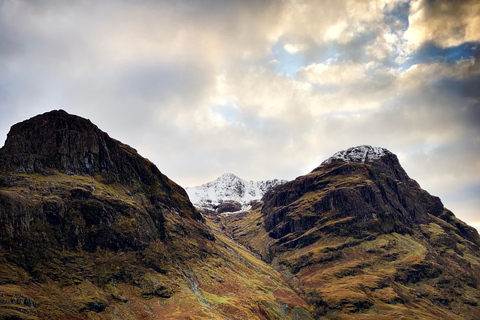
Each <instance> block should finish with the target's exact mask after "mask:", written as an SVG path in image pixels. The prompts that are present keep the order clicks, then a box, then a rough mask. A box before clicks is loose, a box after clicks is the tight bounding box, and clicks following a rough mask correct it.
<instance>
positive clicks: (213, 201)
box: [185, 173, 287, 214]
mask: <svg viewBox="0 0 480 320" xmlns="http://www.w3.org/2000/svg"><path fill="white" fill-rule="evenodd" d="M285 182H287V181H286V180H279V179H274V180H265V181H246V180H243V179H240V178H239V177H237V176H236V175H234V174H232V173H225V174H223V175H221V176H220V177H219V178H217V179H216V180H215V181H211V182H208V183H205V184H202V185H200V186H196V187H190V188H188V187H187V188H185V190H186V192H187V194H188V196H189V198H190V200H191V201H192V203H193V204H194V205H195V206H196V207H197V208H199V210H201V211H202V212H203V213H205V214H221V213H233V212H239V211H247V210H250V209H251V208H252V206H253V205H254V204H255V203H257V202H258V200H260V199H261V198H262V197H263V195H264V194H265V193H266V192H267V191H269V190H270V189H272V188H273V187H276V186H278V185H280V184H283V183H285Z"/></svg>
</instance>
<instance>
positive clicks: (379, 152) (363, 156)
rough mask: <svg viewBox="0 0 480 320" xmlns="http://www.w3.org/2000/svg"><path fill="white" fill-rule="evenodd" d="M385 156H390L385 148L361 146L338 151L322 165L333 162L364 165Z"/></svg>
mask: <svg viewBox="0 0 480 320" xmlns="http://www.w3.org/2000/svg"><path fill="white" fill-rule="evenodd" d="M387 154H391V152H390V151H388V150H387V149H385V148H381V147H372V146H367V145H363V146H358V147H352V148H348V149H347V150H342V151H338V152H336V153H335V154H334V155H333V156H331V157H330V158H328V159H327V160H325V161H324V162H323V163H331V162H333V161H344V162H362V163H365V162H372V161H373V160H377V159H380V158H382V157H383V156H385V155H387Z"/></svg>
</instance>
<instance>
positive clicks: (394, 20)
mask: <svg viewBox="0 0 480 320" xmlns="http://www.w3.org/2000/svg"><path fill="white" fill-rule="evenodd" d="M385 8H386V7H385ZM409 11H410V1H406V2H403V3H399V4H398V5H396V6H395V7H394V8H393V9H392V10H391V11H385V10H384V21H385V23H386V24H388V25H389V26H390V27H391V28H392V30H395V31H405V30H407V29H408V25H409V23H408V15H409ZM399 29H400V30H399Z"/></svg>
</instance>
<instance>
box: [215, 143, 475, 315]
mask: <svg viewBox="0 0 480 320" xmlns="http://www.w3.org/2000/svg"><path fill="white" fill-rule="evenodd" d="M220 224H221V225H222V227H223V228H224V229H225V230H226V232H227V233H229V234H230V236H232V237H233V238H234V239H237V240H238V241H240V242H241V243H243V244H244V245H246V246H248V247H249V248H251V249H252V250H253V251H255V252H257V253H258V254H259V255H261V256H262V258H263V259H264V260H265V261H268V262H270V263H271V264H272V266H274V267H275V268H276V269H277V270H279V271H281V272H283V273H284V274H285V275H286V277H287V278H288V279H289V283H290V284H291V285H292V287H293V288H296V289H297V292H298V293H300V295H301V296H302V297H303V298H304V299H306V300H307V301H308V302H310V303H311V304H312V305H314V307H315V314H316V317H317V318H321V319H367V318H369V319H370V318H372V317H374V318H375V319H394V318H395V319H480V306H479V302H480V250H479V249H480V239H479V235H478V233H477V231H476V230H475V229H474V228H472V227H469V226H468V225H466V224H465V223H463V222H462V221H460V220H459V219H457V218H456V217H455V216H454V215H453V213H452V212H450V211H449V210H448V209H446V208H444V206H443V204H442V202H441V201H440V199H439V198H437V197H434V196H431V195H430V194H428V193H427V192H426V191H425V190H423V189H421V188H420V186H419V185H418V184H417V183H416V182H415V181H414V180H412V179H410V178H409V177H408V175H407V174H406V173H405V171H404V170H403V168H402V167H401V166H400V163H399V161H398V159H397V157H396V156H395V155H394V154H392V153H391V152H389V151H388V150H386V149H383V148H374V147H370V146H360V147H356V148H351V149H348V150H345V151H341V152H338V153H336V154H335V155H334V156H332V157H331V158H330V159H328V160H326V161H325V162H324V163H322V164H321V165H320V166H319V167H318V168H316V169H315V170H313V171H312V172H311V173H309V174H307V175H305V176H301V177H298V178H297V179H295V180H294V181H291V182H288V183H286V184H283V185H281V186H279V187H277V188H275V189H272V191H270V192H269V193H267V194H266V195H265V196H264V198H263V199H262V203H261V205H259V207H258V208H257V209H255V210H252V211H250V212H247V213H243V214H241V215H232V216H228V217H222V219H221V221H220Z"/></svg>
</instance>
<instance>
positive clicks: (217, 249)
mask: <svg viewBox="0 0 480 320" xmlns="http://www.w3.org/2000/svg"><path fill="white" fill-rule="evenodd" d="M0 319H312V317H311V316H310V314H309V311H308V309H307V305H306V303H305V301H304V300H302V298H300V297H299V296H297V295H296V294H295V293H294V292H293V291H292V290H291V289H290V288H289V287H288V285H287V284H286V283H285V282H284V281H283V280H282V278H281V276H280V274H279V273H278V272H276V271H274V270H273V269H272V268H271V267H269V266H268V265H266V264H265V263H263V262H261V261H260V260H259V259H257V258H256V257H255V256H254V255H252V254H251V253H250V252H248V251H247V250H245V249H244V248H243V247H241V246H239V245H238V244H236V243H234V242H233V241H232V240H231V239H229V238H228V237H225V236H224V235H222V234H221V233H220V232H219V231H217V230H216V229H212V228H209V227H208V226H207V225H206V224H205V223H204V219H203V218H202V216H201V215H200V214H199V213H198V211H197V210H196V209H195V208H194V207H193V205H192V204H191V202H190V201H189V199H188V196H187V194H186V192H185V191H184V190H183V189H182V188H181V187H180V186H178V185H177V184H175V183H174V182H173V181H171V180H169V179H168V178H167V177H166V176H165V175H163V174H162V173H161V172H160V171H159V170H158V169H157V168H156V167H155V166H154V165H153V164H152V163H151V162H150V161H148V160H147V159H144V158H142V157H141V156H140V155H138V153H137V152H136V151H135V150H134V149H133V148H131V147H129V146H127V145H125V144H122V143H121V142H119V141H116V140H114V139H112V138H110V137H109V136H108V135H107V134H106V133H105V132H103V131H101V130H100V129H98V128H97V127H96V126H95V125H93V124H92V123H91V122H90V121H89V120H86V119H83V118H80V117H77V116H73V115H70V114H68V113H66V112H65V111H61V110H60V111H52V112H49V113H45V114H43V115H39V116H36V117H34V118H32V119H29V120H26V121H24V122H22V123H19V124H17V125H14V126H13V127H12V129H11V131H10V133H9V134H8V138H7V141H6V143H5V146H4V147H3V148H2V149H0Z"/></svg>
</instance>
